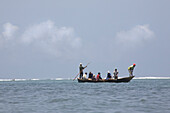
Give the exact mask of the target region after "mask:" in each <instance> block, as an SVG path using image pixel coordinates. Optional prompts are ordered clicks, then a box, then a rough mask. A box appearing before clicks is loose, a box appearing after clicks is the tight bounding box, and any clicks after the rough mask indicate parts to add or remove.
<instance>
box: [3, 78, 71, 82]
mask: <svg viewBox="0 0 170 113" xmlns="http://www.w3.org/2000/svg"><path fill="white" fill-rule="evenodd" d="M39 80H72V79H71V78H51V79H37V78H33V79H0V82H3V81H39Z"/></svg>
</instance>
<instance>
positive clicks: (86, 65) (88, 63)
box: [73, 63, 90, 81]
mask: <svg viewBox="0 0 170 113" xmlns="http://www.w3.org/2000/svg"><path fill="white" fill-rule="evenodd" d="M89 64H90V63H88V64H87V65H86V66H85V68H86V67H87V66H88V65H89ZM85 68H84V69H85ZM84 69H83V70H84ZM83 70H82V71H83ZM82 71H80V72H79V73H78V74H77V75H76V77H75V78H74V79H73V81H74V80H75V79H76V78H77V76H78V75H79V74H80V73H81V72H82Z"/></svg>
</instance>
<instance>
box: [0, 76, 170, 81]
mask: <svg viewBox="0 0 170 113" xmlns="http://www.w3.org/2000/svg"><path fill="white" fill-rule="evenodd" d="M120 78H122V77H120ZM133 79H170V77H134V78H133ZM39 80H73V79H72V78H51V79H37V78H33V79H0V82H3V81H39Z"/></svg>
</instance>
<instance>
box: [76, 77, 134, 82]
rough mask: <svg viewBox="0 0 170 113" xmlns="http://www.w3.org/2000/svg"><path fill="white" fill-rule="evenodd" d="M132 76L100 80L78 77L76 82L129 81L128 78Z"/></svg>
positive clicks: (130, 78)
mask: <svg viewBox="0 0 170 113" xmlns="http://www.w3.org/2000/svg"><path fill="white" fill-rule="evenodd" d="M133 77H134V76H130V77H124V78H119V79H112V78H111V79H107V80H106V79H102V80H98V81H96V80H91V79H85V80H84V79H80V78H77V80H78V82H81V83H83V82H93V83H97V82H110V83H121V82H129V81H130V80H132V79H133Z"/></svg>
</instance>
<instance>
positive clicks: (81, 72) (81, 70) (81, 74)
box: [79, 63, 87, 78]
mask: <svg viewBox="0 0 170 113" xmlns="http://www.w3.org/2000/svg"><path fill="white" fill-rule="evenodd" d="M86 67H87V66H85V67H83V66H82V63H80V66H79V69H80V78H82V77H83V69H85V68H86Z"/></svg>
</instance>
